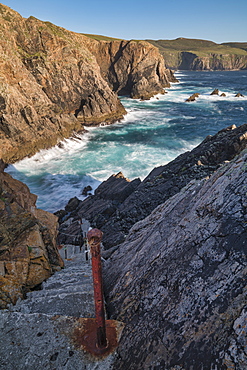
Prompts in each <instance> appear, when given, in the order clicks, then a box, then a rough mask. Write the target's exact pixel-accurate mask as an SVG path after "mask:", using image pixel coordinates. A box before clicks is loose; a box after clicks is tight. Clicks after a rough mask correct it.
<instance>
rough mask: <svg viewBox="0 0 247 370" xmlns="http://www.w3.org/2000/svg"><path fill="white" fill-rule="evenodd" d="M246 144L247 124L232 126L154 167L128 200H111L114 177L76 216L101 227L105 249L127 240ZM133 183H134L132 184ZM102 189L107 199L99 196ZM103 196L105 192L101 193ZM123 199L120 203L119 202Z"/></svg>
mask: <svg viewBox="0 0 247 370" xmlns="http://www.w3.org/2000/svg"><path fill="white" fill-rule="evenodd" d="M246 145H247V124H245V125H242V126H240V127H238V128H236V126H234V125H233V126H230V127H228V128H226V129H223V130H221V131H220V132H219V133H217V134H216V135H214V136H208V137H207V138H206V139H205V140H204V141H203V142H202V143H201V144H200V145H198V146H197V147H196V148H194V149H193V150H192V151H191V152H186V153H184V154H182V155H180V156H179V157H177V158H176V159H175V160H173V161H171V162H170V163H168V164H167V165H165V166H160V167H157V168H155V169H154V170H153V171H151V173H150V174H149V175H148V176H147V177H146V179H144V181H142V182H141V183H140V182H139V183H138V181H139V180H134V181H132V183H133V184H135V185H137V187H135V188H134V189H133V190H132V192H131V193H130V194H129V195H128V196H127V197H126V198H125V199H121V197H120V196H117V199H118V202H117V201H116V200H110V197H111V189H112V187H111V182H112V178H110V179H108V180H107V181H106V182H104V183H103V184H102V185H100V187H99V188H98V191H99V194H98V195H97V191H96V194H95V195H94V196H91V197H88V198H87V199H86V200H84V201H83V202H82V201H80V203H79V205H78V207H77V209H76V210H75V214H79V215H80V217H84V218H86V219H88V220H89V221H90V222H91V224H92V226H93V227H98V228H100V229H101V230H102V231H103V233H104V237H103V243H104V246H105V248H106V249H108V248H111V247H113V246H116V245H117V244H120V243H121V242H123V241H124V239H125V237H126V236H127V235H128V232H129V229H130V228H131V227H132V226H133V225H134V223H136V222H137V221H140V220H142V219H143V218H145V217H146V216H148V215H149V214H150V213H151V212H152V211H153V210H154V208H155V207H157V206H158V205H159V204H161V203H163V202H164V201H165V200H167V199H168V198H169V197H171V196H173V195H174V194H176V193H178V192H179V191H180V190H181V189H182V188H183V187H184V186H185V185H186V184H188V183H189V182H190V181H191V180H192V179H201V178H204V177H206V176H210V175H211V174H212V173H213V172H214V171H215V170H216V169H217V168H219V167H220V166H221V165H222V164H223V163H224V162H225V161H229V160H231V159H233V158H234V156H235V155H237V154H238V153H240V151H241V150H243V149H244V148H246ZM130 184H131V183H130ZM101 187H103V188H105V189H106V194H107V197H105V196H104V197H103V196H100V193H101ZM102 194H104V192H102ZM120 200H121V202H120Z"/></svg>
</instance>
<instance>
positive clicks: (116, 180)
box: [55, 172, 141, 244]
mask: <svg viewBox="0 0 247 370" xmlns="http://www.w3.org/2000/svg"><path fill="white" fill-rule="evenodd" d="M140 183H141V180H140V179H135V180H133V181H130V180H129V179H127V178H125V177H124V176H123V174H122V173H121V172H119V173H118V174H116V175H112V176H111V177H110V178H109V179H108V180H107V181H104V182H102V184H100V185H99V187H98V188H97V189H96V190H95V194H94V195H91V196H89V197H88V198H86V199H85V200H84V201H79V199H77V198H76V197H75V198H72V199H71V200H70V201H69V203H68V205H67V206H66V207H65V214H64V212H63V211H58V212H59V213H60V212H61V214H62V217H61V218H60V219H59V222H60V224H61V225H60V228H59V230H60V234H59V240H60V243H61V244H65V243H67V244H74V242H73V238H74V239H76V241H77V243H78V240H79V239H78V238H79V234H80V227H79V226H78V219H80V218H85V219H87V220H89V221H90V223H91V224H92V225H93V226H94V227H97V228H102V227H103V225H104V224H105V223H107V221H108V220H109V219H110V218H111V216H112V215H113V214H114V213H115V212H116V211H117V209H118V207H119V206H120V205H121V204H122V203H123V202H124V201H125V199H126V198H128V197H129V196H130V194H131V193H133V192H134V191H135V190H136V188H137V187H138V185H139V184H140ZM72 205H73V207H72ZM58 212H56V213H55V214H56V216H59V214H58ZM66 215H67V216H66ZM67 219H69V220H70V222H69V223H68V222H67V223H66V222H65V223H64V221H66V220H67ZM116 240H117V239H116Z"/></svg>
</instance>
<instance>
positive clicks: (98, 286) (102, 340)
mask: <svg viewBox="0 0 247 370" xmlns="http://www.w3.org/2000/svg"><path fill="white" fill-rule="evenodd" d="M102 236H103V233H102V232H101V231H100V230H98V229H92V230H90V231H89V232H88V234H87V238H88V242H89V245H90V249H91V257H92V272H93V285H94V304H95V316H96V323H97V346H98V347H99V348H106V347H107V339H106V324H105V308H104V297H103V280H102V266H101V256H100V242H101V240H102Z"/></svg>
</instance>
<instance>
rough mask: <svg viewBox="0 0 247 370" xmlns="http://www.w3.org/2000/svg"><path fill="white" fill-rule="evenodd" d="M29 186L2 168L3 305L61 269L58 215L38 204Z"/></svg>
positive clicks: (0, 252)
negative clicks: (37, 206)
mask: <svg viewBox="0 0 247 370" xmlns="http://www.w3.org/2000/svg"><path fill="white" fill-rule="evenodd" d="M36 198H37V197H36V195H34V194H31V193H30V191H29V189H28V187H27V186H26V185H25V184H23V183H21V182H20V181H17V180H14V179H13V178H12V177H11V176H10V175H9V174H7V173H4V172H0V308H6V307H7V306H8V305H9V304H15V303H16V301H17V299H18V298H23V297H25V294H26V292H27V291H29V290H31V289H34V288H37V287H38V286H39V285H40V284H41V283H42V281H44V280H46V279H47V278H48V277H50V276H51V275H52V273H54V272H55V271H57V270H59V269H61V267H62V266H63V261H62V259H61V258H60V256H59V253H58V250H57V246H56V237H57V217H56V216H54V215H53V214H50V213H48V212H45V211H43V210H41V209H37V208H36V207H35V202H36Z"/></svg>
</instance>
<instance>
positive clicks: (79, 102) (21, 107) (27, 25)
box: [0, 4, 172, 163]
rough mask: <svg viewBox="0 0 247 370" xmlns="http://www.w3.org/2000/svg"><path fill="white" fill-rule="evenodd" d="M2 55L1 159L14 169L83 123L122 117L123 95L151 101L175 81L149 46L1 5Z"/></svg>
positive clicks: (114, 119) (0, 35)
mask: <svg viewBox="0 0 247 370" xmlns="http://www.w3.org/2000/svg"><path fill="white" fill-rule="evenodd" d="M134 56H135V57H134ZM0 57H1V64H0V158H2V159H3V160H4V161H5V162H7V163H10V162H14V161H16V160H18V159H21V158H23V157H25V156H29V155H32V154H34V153H35V152H37V151H38V150H39V149H40V148H47V147H50V146H52V145H55V144H56V143H57V142H58V141H59V140H61V139H63V138H65V137H68V136H70V135H72V134H73V132H78V131H79V132H80V131H83V129H84V125H93V124H94V125H95V124H99V123H101V122H106V123H111V122H114V121H117V120H119V119H121V118H122V117H123V115H124V114H125V109H124V108H123V106H122V104H121V103H120V101H119V99H118V96H117V92H118V93H120V92H121V93H122V92H123V91H124V92H125V93H128V94H130V95H131V96H133V97H136V98H146V97H150V96H151V95H153V94H155V93H157V92H162V91H163V87H164V86H167V85H168V80H169V78H172V76H170V75H169V73H170V72H168V71H167V72H166V70H165V68H164V61H163V59H162V58H161V56H160V54H159V52H158V50H157V49H156V48H154V47H152V46H150V44H147V43H137V42H136V43H135V42H127V41H126V42H124V41H116V42H106V41H102V42H101V41H96V40H93V39H91V38H89V37H86V36H84V35H82V34H76V33H73V32H69V31H67V30H65V29H63V28H61V27H57V26H55V25H53V24H51V23H49V22H41V21H39V20H38V19H36V18H34V17H30V18H28V19H24V18H22V17H21V16H20V15H19V14H18V13H16V12H15V11H13V10H11V9H10V8H8V7H6V6H4V5H1V4H0Z"/></svg>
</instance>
